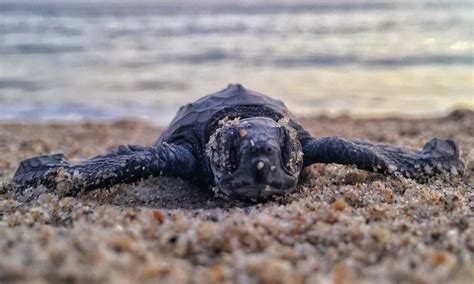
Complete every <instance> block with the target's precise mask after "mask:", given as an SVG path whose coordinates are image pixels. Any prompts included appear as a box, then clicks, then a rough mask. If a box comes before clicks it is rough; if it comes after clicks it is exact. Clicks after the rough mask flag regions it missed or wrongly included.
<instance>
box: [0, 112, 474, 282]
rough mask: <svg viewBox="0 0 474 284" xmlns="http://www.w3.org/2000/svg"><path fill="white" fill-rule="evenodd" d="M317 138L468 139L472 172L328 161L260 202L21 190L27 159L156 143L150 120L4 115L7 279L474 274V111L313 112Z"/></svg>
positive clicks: (445, 277)
mask: <svg viewBox="0 0 474 284" xmlns="http://www.w3.org/2000/svg"><path fill="white" fill-rule="evenodd" d="M302 123H303V124H304V125H305V126H306V127H307V128H308V129H309V130H310V131H311V132H312V133H313V134H314V135H315V136H318V137H320V136H327V135H338V136H342V137H347V138H356V137H360V138H365V139H369V140H371V141H374V142H383V143H394V144H398V145H405V146H407V147H411V148H419V147H421V146H422V145H423V144H424V142H426V141H428V140H429V139H430V138H431V137H434V136H436V137H440V138H449V139H453V140H455V141H456V142H458V143H459V145H460V148H461V155H462V159H463V161H464V162H465V164H466V167H467V169H466V173H465V176H464V177H463V178H459V177H451V178H438V179H431V180H429V181H427V182H426V183H423V184H421V183H417V182H415V181H413V180H410V179H405V178H399V177H387V176H381V175H377V174H370V173H367V172H364V171H359V170H356V169H353V168H349V167H343V166H336V165H314V166H312V167H311V168H309V169H308V170H306V171H305V172H304V174H303V178H302V180H301V182H300V185H299V186H298V188H297V191H296V192H295V193H292V194H289V195H287V196H285V197H283V198H281V199H279V200H275V201H270V202H266V203H261V204H256V205H249V204H242V203H238V202H231V201H226V200H222V199H216V198H214V197H213V195H212V194H210V193H209V192H203V191H200V190H199V189H197V188H195V187H193V186H192V185H190V184H188V183H187V182H185V181H182V180H179V179H173V178H158V179H151V180H147V181H144V182H142V183H140V184H138V185H119V186H115V187H113V188H111V189H103V190H96V191H93V192H89V193H87V194H83V195H80V196H75V197H64V196H60V195H57V194H55V193H42V194H37V197H35V198H33V200H28V199H27V198H24V197H22V196H11V195H10V194H9V193H8V192H7V190H6V189H5V187H4V186H3V185H4V184H6V183H8V181H9V179H10V178H11V176H12V175H13V173H14V170H15V169H16V166H17V165H18V162H19V161H20V160H22V159H24V158H27V157H30V156H33V155H40V154H46V153H52V152H64V153H66V154H67V156H68V157H69V158H70V159H71V160H73V161H80V160H83V159H85V158H88V157H91V156H93V155H97V154H101V153H104V152H107V151H109V150H111V149H113V148H114V147H115V146H117V145H119V144H151V143H153V142H154V140H155V139H156V138H157V136H158V134H159V133H160V131H161V129H159V128H155V127H153V126H150V125H148V124H146V123H143V122H135V121H121V122H117V123H112V124H103V123H77V124H67V125H66V124H1V125H0V153H1V154H0V182H1V183H3V185H2V186H1V187H0V282H2V283H5V282H9V281H27V282H30V281H39V282H42V281H44V282H57V281H78V282H90V281H92V282H101V283H102V282H103V281H105V282H109V283H131V282H133V283H144V282H156V281H157V280H161V281H168V282H169V283H189V282H196V283H212V282H240V283H260V282H262V283H277V282H286V283H304V282H306V283H354V282H374V283H375V282H377V283H386V282H388V283H390V282H415V283H420V282H421V283H423V282H424V283H446V282H457V283H468V282H469V281H470V280H472V278H473V271H474V264H473V263H474V262H473V258H474V232H473V227H474V217H473V216H474V213H473V210H474V192H473V172H472V171H473V168H474V113H473V112H469V111H458V112H454V113H453V114H451V115H450V116H449V117H445V118H439V119H423V120H405V119H400V118H393V119H378V120H375V119H353V118H349V117H338V118H327V117H315V118H306V119H302Z"/></svg>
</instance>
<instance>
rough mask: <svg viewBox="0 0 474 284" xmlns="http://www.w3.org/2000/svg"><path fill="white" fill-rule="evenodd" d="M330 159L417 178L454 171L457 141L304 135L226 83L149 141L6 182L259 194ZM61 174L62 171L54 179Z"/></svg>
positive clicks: (27, 167) (279, 106)
mask: <svg viewBox="0 0 474 284" xmlns="http://www.w3.org/2000/svg"><path fill="white" fill-rule="evenodd" d="M315 163H336V164H342V165H354V166H355V167H357V168H359V169H362V170H366V171H372V172H378V173H382V174H398V175H403V176H405V177H408V178H416V179H418V178H421V177H426V176H433V175H437V174H443V173H444V174H452V175H461V174H462V172H463V169H464V165H463V163H462V161H461V160H460V159H459V149H458V146H457V145H456V144H455V143H454V142H453V141H451V140H442V139H438V138H433V139H432V140H430V141H429V142H428V143H426V144H425V145H424V147H423V149H421V150H419V151H409V150H406V149H403V148H400V147H396V146H391V145H384V144H373V143H370V142H365V141H360V140H347V139H342V138H337V137H325V138H316V137H313V136H311V135H310V134H309V133H308V132H307V131H306V130H305V129H304V128H303V127H302V126H301V124H300V123H299V122H298V121H297V119H296V118H295V117H294V116H293V115H292V114H291V113H290V112H289V111H288V109H287V108H286V107H285V105H284V104H283V102H281V101H279V100H275V99H272V98H270V97H268V96H265V95H263V94H260V93H258V92H255V91H252V90H249V89H246V88H244V87H243V86H242V85H240V84H231V85H229V86H228V87H227V88H226V89H224V90H222V91H219V92H217V93H215V94H211V95H208V96H205V97H203V98H201V99H199V100H197V101H195V102H193V103H190V104H187V105H185V106H183V107H181V108H180V109H179V111H178V113H177V115H176V117H175V118H174V119H173V121H172V122H171V124H170V125H169V127H168V128H167V129H166V130H165V131H164V132H163V133H162V134H161V136H160V137H159V138H158V140H157V141H156V143H155V144H154V145H152V146H140V145H121V146H119V147H118V148H117V149H116V150H114V151H112V152H110V153H108V154H105V155H101V156H97V157H93V158H91V159H89V160H86V161H84V162H82V163H78V164H72V163H70V162H69V161H68V160H67V159H66V157H65V156H64V155H63V154H53V155H46V156H38V157H33V158H30V159H27V160H24V161H22V162H21V163H20V165H19V168H18V170H17V171H16V173H15V176H14V177H13V180H12V184H13V185H14V186H16V187H17V188H19V189H20V190H23V189H25V188H27V187H32V186H38V185H44V186H46V187H48V188H50V189H53V190H54V188H55V187H57V185H58V183H59V182H60V181H64V180H66V181H69V183H68V184H69V186H68V194H71V195H74V194H77V193H78V192H81V191H88V190H91V189H96V188H106V187H109V186H112V185H114V184H119V183H134V182H137V181H140V180H142V179H146V178H148V177H156V176H162V175H164V176H176V177H181V178H183V179H186V180H189V181H190V182H192V183H194V184H196V185H198V186H199V187H205V188H209V189H213V190H214V191H216V192H218V193H221V194H223V195H225V196H227V197H229V198H235V199H247V200H266V199H269V198H271V197H274V196H278V195H282V194H285V193H287V192H290V191H292V190H294V189H295V188H296V185H297V183H298V178H299V176H300V173H301V170H302V169H303V168H304V167H307V166H310V165H312V164H315ZM59 177H61V178H59Z"/></svg>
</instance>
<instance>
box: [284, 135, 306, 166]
mask: <svg viewBox="0 0 474 284" xmlns="http://www.w3.org/2000/svg"><path fill="white" fill-rule="evenodd" d="M291 130H293V129H291ZM291 130H290V129H289V128H287V127H281V128H280V131H281V135H280V137H281V139H282V140H281V145H283V148H282V153H281V156H282V162H283V167H284V168H285V169H286V170H288V171H289V172H290V173H291V174H294V173H296V172H298V171H299V170H300V169H301V167H302V165H303V158H302V157H303V156H302V152H301V144H300V143H299V141H298V140H297V138H296V133H291ZM293 131H294V130H293Z"/></svg>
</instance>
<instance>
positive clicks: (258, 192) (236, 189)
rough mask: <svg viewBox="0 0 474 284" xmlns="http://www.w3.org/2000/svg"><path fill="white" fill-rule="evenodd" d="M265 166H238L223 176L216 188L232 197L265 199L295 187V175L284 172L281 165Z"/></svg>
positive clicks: (296, 180) (296, 179)
mask: <svg viewBox="0 0 474 284" xmlns="http://www.w3.org/2000/svg"><path fill="white" fill-rule="evenodd" d="M265 167H266V165H263V167H262V168H261V169H260V170H258V171H255V170H254V169H252V167H248V166H247V167H239V168H238V169H237V170H236V171H235V172H234V173H232V174H228V175H225V176H223V177H222V179H221V180H220V182H219V183H218V185H217V189H218V191H219V192H222V193H223V194H225V195H227V196H229V197H232V198H241V199H257V200H265V199H269V198H271V197H273V196H279V195H283V194H285V193H287V192H291V191H293V190H294V189H295V188H296V184H297V182H298V178H297V176H295V175H290V174H288V173H286V172H285V171H284V170H283V169H282V168H281V167H276V168H275V169H273V170H272V169H266V168H265ZM268 167H269V168H270V167H271V166H268ZM272 168H273V167H272ZM260 173H261V174H260Z"/></svg>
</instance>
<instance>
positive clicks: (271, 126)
mask: <svg viewBox="0 0 474 284" xmlns="http://www.w3.org/2000/svg"><path fill="white" fill-rule="evenodd" d="M296 136H297V135H296V131H295V130H294V129H293V128H291V127H289V126H287V123H281V122H279V123H277V122H275V121H274V120H272V119H269V118H265V117H252V118H246V119H242V120H239V119H234V120H228V119H224V120H222V121H221V122H220V124H219V127H218V128H217V130H216V131H215V132H214V133H213V135H211V137H210V140H209V143H208V144H207V149H206V153H207V155H208V158H209V160H210V165H211V169H212V171H213V174H214V185H215V188H216V189H217V191H218V192H222V193H223V194H225V195H227V196H229V197H232V198H240V199H253V200H263V199H268V198H270V197H272V196H276V195H282V194H284V193H286V192H289V191H291V190H293V189H294V188H295V187H296V184H297V182H298V176H299V173H300V170H301V168H302V164H303V163H302V162H303V155H302V151H301V144H300V143H299V141H298V139H297V137H296Z"/></svg>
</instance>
